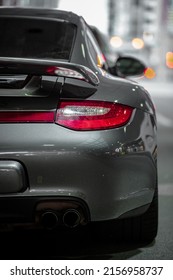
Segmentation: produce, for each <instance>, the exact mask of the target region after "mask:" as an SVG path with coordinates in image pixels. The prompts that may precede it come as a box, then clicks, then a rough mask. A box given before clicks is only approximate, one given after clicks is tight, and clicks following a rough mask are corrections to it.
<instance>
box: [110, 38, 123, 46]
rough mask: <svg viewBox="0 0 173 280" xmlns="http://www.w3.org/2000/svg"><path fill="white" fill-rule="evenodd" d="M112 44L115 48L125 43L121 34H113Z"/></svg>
mask: <svg viewBox="0 0 173 280" xmlns="http://www.w3.org/2000/svg"><path fill="white" fill-rule="evenodd" d="M110 44H111V46H112V47H114V48H119V47H121V46H122V44H123V40H122V39H121V37H119V36H113V37H112V38H111V39H110Z"/></svg>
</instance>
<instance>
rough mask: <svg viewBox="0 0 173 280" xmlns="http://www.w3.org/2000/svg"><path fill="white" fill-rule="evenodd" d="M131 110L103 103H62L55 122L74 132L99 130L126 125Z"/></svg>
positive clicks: (130, 108) (118, 105)
mask: <svg viewBox="0 0 173 280" xmlns="http://www.w3.org/2000/svg"><path fill="white" fill-rule="evenodd" d="M132 112H133V108H132V107H129V106H126V105H122V104H117V103H111V102H104V101H67V102H66V101H62V102H60V104H59V106H58V109H57V113H56V119H55V122H56V123H57V124H59V125H62V126H65V127H67V128H70V129H74V130H100V129H110V128H114V127H120V126H123V125H125V124H127V123H128V121H129V120H130V117H131V115H132Z"/></svg>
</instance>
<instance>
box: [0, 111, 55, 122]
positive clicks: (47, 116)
mask: <svg viewBox="0 0 173 280" xmlns="http://www.w3.org/2000/svg"><path fill="white" fill-rule="evenodd" d="M54 118H55V112H53V111H51V112H29V111H28V112H17V111H13V112H0V122H1V123H3V122H4V123H17V122H19V123H26V122H29V123H38V122H40V123H42V122H54Z"/></svg>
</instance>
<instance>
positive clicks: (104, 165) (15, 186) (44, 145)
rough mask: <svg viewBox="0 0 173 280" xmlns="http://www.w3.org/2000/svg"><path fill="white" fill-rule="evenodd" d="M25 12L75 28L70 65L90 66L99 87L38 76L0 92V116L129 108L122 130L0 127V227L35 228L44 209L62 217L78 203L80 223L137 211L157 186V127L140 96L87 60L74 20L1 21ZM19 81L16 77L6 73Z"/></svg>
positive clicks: (136, 86) (48, 125)
mask: <svg viewBox="0 0 173 280" xmlns="http://www.w3.org/2000/svg"><path fill="white" fill-rule="evenodd" d="M32 13H33V14H34V16H35V17H42V16H43V15H44V16H47V17H48V18H49V20H51V17H53V19H54V20H55V18H56V16H57V17H59V16H60V17H62V18H65V20H70V21H72V22H73V23H75V24H77V25H78V29H77V30H78V31H77V34H76V40H75V44H74V49H73V53H72V56H71V60H70V62H71V63H73V64H74V63H75V64H82V65H84V66H86V67H88V68H90V69H91V70H92V71H93V72H94V73H95V75H97V77H98V80H99V84H98V85H92V84H90V83H88V82H86V81H79V80H76V79H72V78H64V77H50V76H46V75H43V77H42V80H41V81H40V80H39V78H33V79H34V80H30V84H29V85H28V84H27V85H26V86H25V89H23V88H22V89H19V88H17V89H15V88H13V89H9V88H8V89H4V88H3V87H2V88H1V89H0V111H4V110H14V111H15V110H18V111H20V110H37V111H38V110H54V111H56V109H57V106H58V102H59V100H60V99H64V100H68V99H80V100H82V99H87V100H102V101H109V102H114V103H121V104H126V105H129V106H131V107H133V108H135V109H134V111H133V114H132V117H131V119H130V121H129V122H128V123H127V124H126V125H124V126H122V127H119V128H114V129H107V130H98V131H74V130H71V129H67V128H64V127H62V126H59V125H57V124H55V123H40V124H38V123H0V131H1V132H0V133H1V136H0V176H1V179H0V221H1V223H7V224H18V223H23V224H25V223H33V224H34V223H36V224H39V221H40V220H39V219H40V213H43V212H44V211H47V209H48V210H49V211H50V210H52V211H53V212H55V211H57V212H58V213H59V212H63V213H64V212H65V211H66V210H68V209H74V210H76V209H78V206H79V209H78V212H79V213H80V214H81V217H82V218H81V220H80V223H81V224H85V223H88V222H90V221H91V222H96V221H105V220H112V219H116V218H121V217H130V216H133V215H134V213H135V215H137V214H138V215H139V214H141V213H144V212H145V211H146V210H147V209H148V207H149V205H150V203H151V202H152V200H153V196H154V192H155V187H156V184H157V125H156V116H155V109H154V105H153V103H152V100H151V98H150V96H149V94H148V92H147V91H146V90H145V89H144V88H143V87H141V86H140V85H139V84H138V83H136V82H133V81H130V80H127V79H123V78H118V77H114V76H112V75H111V74H110V73H108V72H107V71H106V70H104V69H100V68H98V67H97V65H95V64H94V63H93V61H92V60H91V58H90V55H89V50H88V49H87V48H88V47H87V43H86V41H87V39H86V33H85V31H86V29H87V25H85V22H84V21H83V19H81V18H80V17H77V16H74V15H72V14H70V16H69V14H66V13H65V14H61V13H60V12H59V13H57V15H56V12H55V11H42V10H39V9H36V10H30V9H24V10H22V9H13V10H11V9H2V10H0V15H1V16H2V15H3V16H5V15H6V14H8V16H12V15H15V16H16V15H17V16H20V15H22V17H24V16H27V15H28V16H29V17H32V16H33V15H32ZM81 45H83V46H84V48H85V52H83V51H82V48H81ZM84 54H85V55H84ZM19 78H20V79H23V80H24V78H22V76H20V77H18V75H14V79H17V81H18V80H19ZM28 88H29V90H28ZM21 92H24V94H23V95H22V94H21ZM28 92H29V94H28ZM9 182H10V183H9ZM78 212H75V213H78Z"/></svg>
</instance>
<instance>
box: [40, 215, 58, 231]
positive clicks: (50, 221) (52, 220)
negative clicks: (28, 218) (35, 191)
mask: <svg viewBox="0 0 173 280" xmlns="http://www.w3.org/2000/svg"><path fill="white" fill-rule="evenodd" d="M41 224H42V226H43V227H44V228H46V229H49V230H51V229H54V228H55V227H56V226H57V224H58V217H57V215H56V213H54V212H52V211H46V212H44V213H43V214H42V216H41Z"/></svg>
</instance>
